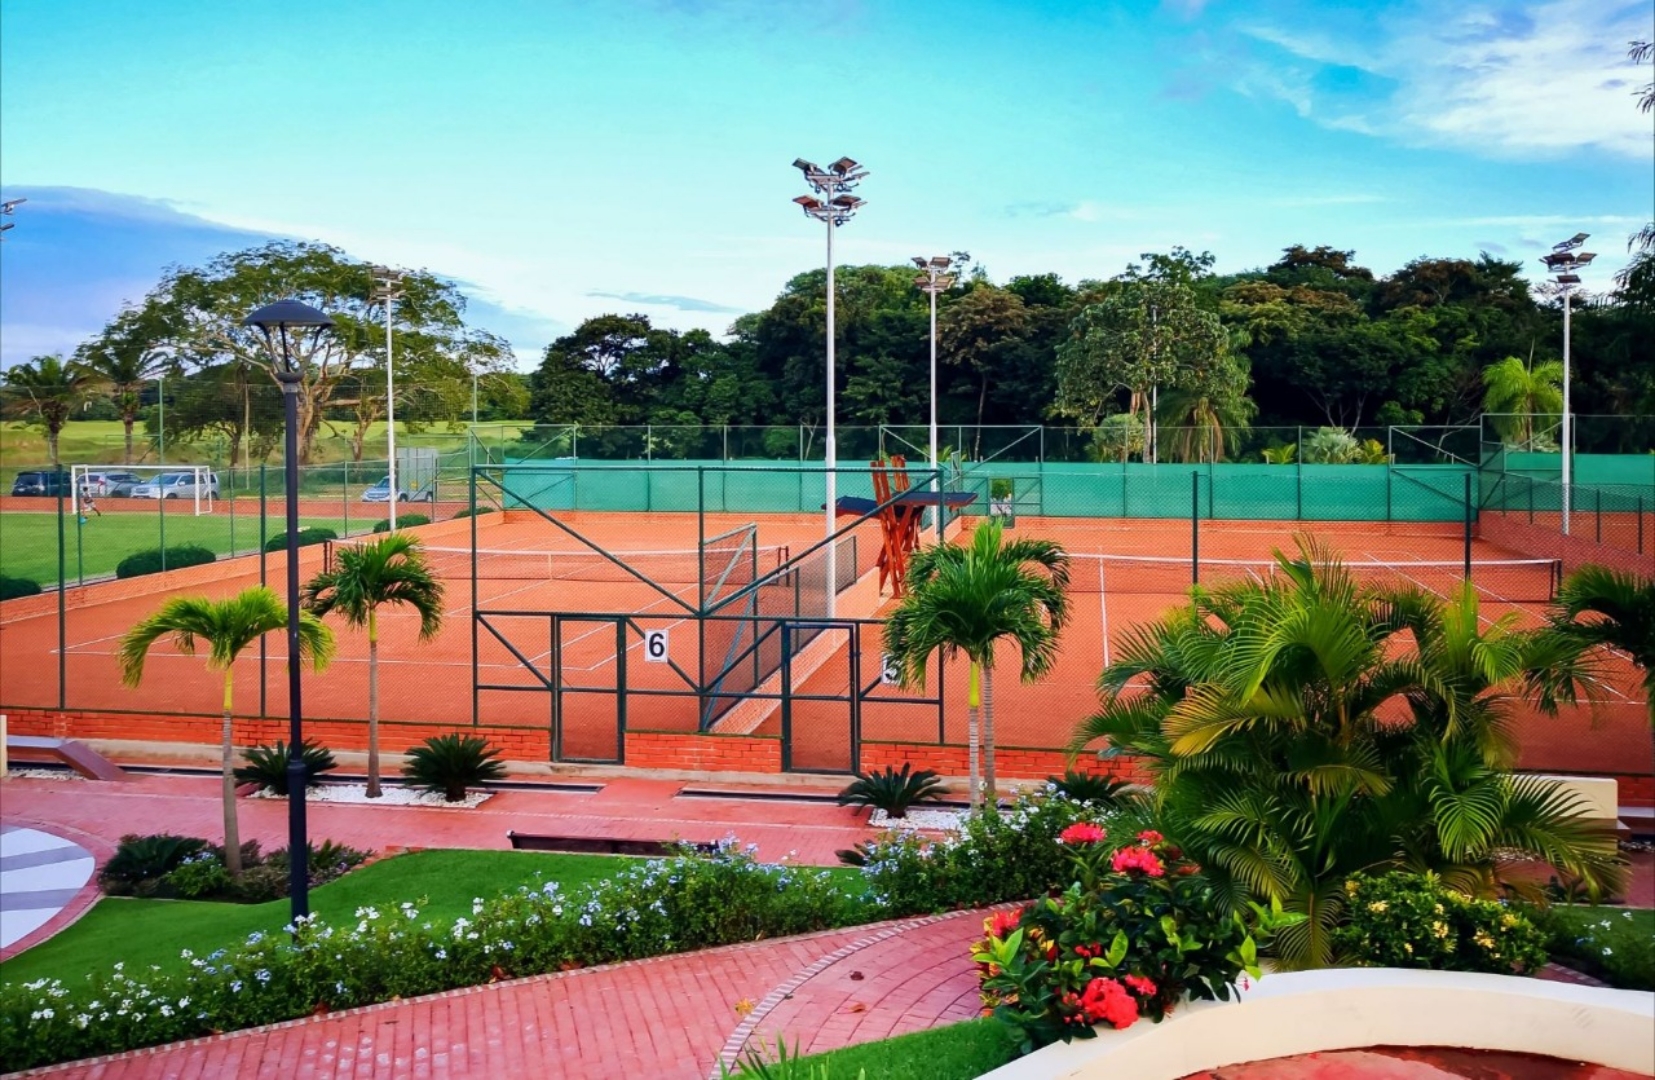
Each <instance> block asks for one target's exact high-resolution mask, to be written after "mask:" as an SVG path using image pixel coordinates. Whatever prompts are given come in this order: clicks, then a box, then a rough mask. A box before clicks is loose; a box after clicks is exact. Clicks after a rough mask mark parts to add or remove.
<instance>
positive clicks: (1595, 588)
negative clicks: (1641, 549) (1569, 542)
mask: <svg viewBox="0 0 1655 1080" xmlns="http://www.w3.org/2000/svg"><path fill="white" fill-rule="evenodd" d="M1543 636H1544V638H1545V640H1546V641H1547V642H1548V643H1550V644H1552V645H1553V646H1554V647H1555V648H1557V649H1558V650H1559V651H1561V653H1562V654H1563V656H1564V657H1565V658H1570V659H1578V660H1581V661H1584V662H1585V666H1584V667H1579V668H1576V667H1571V666H1569V665H1568V664H1558V665H1555V666H1553V667H1551V668H1549V669H1546V668H1537V669H1535V671H1534V673H1533V674H1534V680H1535V683H1536V686H1537V688H1538V690H1539V692H1540V694H1541V696H1542V698H1543V699H1544V700H1545V701H1546V702H1547V703H1548V704H1550V703H1552V702H1554V701H1555V700H1557V699H1558V698H1559V697H1562V698H1565V699H1568V700H1573V699H1574V698H1575V696H1576V687H1577V684H1578V683H1580V682H1584V681H1597V670H1596V665H1595V664H1593V663H1592V661H1593V660H1594V659H1595V658H1599V657H1602V656H1603V654H1605V653H1610V654H1613V653H1616V652H1619V653H1624V654H1625V655H1626V656H1627V657H1628V658H1630V659H1631V661H1632V663H1633V664H1634V665H1635V666H1636V667H1638V668H1639V669H1640V670H1642V672H1643V688H1644V698H1645V700H1646V702H1647V704H1648V708H1649V720H1650V723H1651V724H1655V579H1652V578H1646V577H1639V576H1637V575H1636V574H1630V573H1623V572H1621V571H1617V570H1611V569H1609V568H1608V567H1604V566H1582V567H1581V568H1580V569H1578V570H1576V571H1575V572H1574V573H1572V574H1570V575H1569V576H1568V577H1567V578H1565V579H1564V581H1563V585H1562V587H1561V588H1560V589H1558V591H1557V599H1556V600H1554V601H1553V602H1552V608H1551V611H1550V613H1549V615H1548V618H1547V625H1546V629H1545V631H1544V634H1543Z"/></svg>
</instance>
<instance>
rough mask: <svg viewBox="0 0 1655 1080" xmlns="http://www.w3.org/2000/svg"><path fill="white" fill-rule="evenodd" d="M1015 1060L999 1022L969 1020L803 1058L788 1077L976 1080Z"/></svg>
mask: <svg viewBox="0 0 1655 1080" xmlns="http://www.w3.org/2000/svg"><path fill="white" fill-rule="evenodd" d="M775 1054H776V1050H775V1047H769V1048H768V1049H767V1050H766V1052H765V1055H764V1057H765V1060H767V1061H770V1060H773V1059H774V1058H775ZM1015 1056H1016V1053H1015V1045H1014V1043H1013V1041H1012V1036H1011V1033H1010V1032H1009V1031H1008V1030H1007V1029H1006V1028H1005V1026H1004V1025H1002V1024H1001V1023H1000V1022H999V1021H997V1020H988V1019H984V1020H968V1021H966V1022H965V1023H963V1024H950V1025H949V1026H947V1027H940V1028H932V1029H931V1030H930V1031H920V1032H916V1033H914V1034H912V1035H901V1036H898V1037H897V1038H895V1039H884V1040H882V1041H880V1042H871V1043H862V1044H861V1045H860V1046H847V1047H845V1048H844V1049H843V1050H835V1051H833V1052H831V1053H827V1054H818V1055H816V1056H815V1057H808V1058H804V1059H803V1060H802V1061H801V1062H800V1063H799V1064H800V1065H801V1066H802V1068H801V1069H800V1070H799V1071H797V1072H794V1073H789V1074H788V1075H791V1076H808V1077H812V1078H816V1077H825V1078H826V1080H975V1078H976V1077H979V1076H981V1075H983V1074H984V1073H986V1072H989V1071H990V1070H992V1069H997V1068H999V1067H1000V1066H1001V1065H1004V1064H1005V1063H1006V1062H1008V1061H1010V1060H1011V1059H1012V1058H1013V1057H1015ZM823 1070H825V1072H824V1071H823ZM737 1075H740V1074H737Z"/></svg>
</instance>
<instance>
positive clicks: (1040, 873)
mask: <svg viewBox="0 0 1655 1080" xmlns="http://www.w3.org/2000/svg"><path fill="white" fill-rule="evenodd" d="M1109 814H1110V812H1109V811H1108V810H1105V809H1101V808H1098V807H1095V806H1089V805H1087V804H1086V803H1083V802H1080V801H1077V800H1075V799H1071V798H1069V797H1067V796H1066V795H1064V794H1063V793H1062V792H1061V791H1060V790H1058V788H1057V786H1056V785H1055V784H1047V785H1046V786H1045V788H1043V789H1041V790H1039V791H1036V792H1032V793H1025V794H1023V795H1021V796H1019V797H1018V799H1017V801H1016V803H1014V804H1013V805H1012V807H1011V808H1010V809H1009V810H1007V811H1005V812H1003V813H995V812H993V811H991V810H981V811H977V812H976V813H972V814H967V815H966V816H965V817H964V818H963V819H962V822H961V825H960V828H959V829H958V830H956V831H955V832H953V833H951V834H949V836H948V837H947V838H946V839H943V840H940V841H932V840H927V839H924V838H922V837H919V836H915V835H914V834H912V833H887V834H886V835H884V836H882V837H880V838H879V839H878V840H876V841H874V842H873V843H872V844H869V845H868V846H867V848H866V849H865V850H864V852H863V853H862V872H863V874H864V875H865V876H866V878H867V882H868V887H869V889H870V891H871V893H872V895H873V898H874V900H875V902H877V903H878V904H880V905H881V906H882V907H883V908H885V910H886V913H887V914H888V915H891V916H902V915H915V914H920V913H927V912H933V911H947V910H949V909H952V908H960V907H979V906H982V905H984V904H996V903H1000V902H1002V901H1005V900H1024V899H1027V898H1028V897H1031V896H1040V895H1042V894H1044V893H1047V892H1049V891H1051V890H1052V889H1057V888H1062V887H1063V885H1064V884H1065V883H1066V882H1067V881H1068V880H1069V863H1068V859H1067V857H1066V855H1065V853H1064V847H1063V845H1062V844H1061V843H1060V842H1059V837H1060V836H1061V835H1062V834H1063V832H1064V830H1065V829H1068V828H1069V827H1071V826H1073V825H1076V824H1077V823H1083V824H1087V825H1089V826H1090V827H1092V828H1099V827H1100V826H1101V823H1103V822H1105V821H1106V820H1108V817H1109Z"/></svg>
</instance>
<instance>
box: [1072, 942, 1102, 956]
mask: <svg viewBox="0 0 1655 1080" xmlns="http://www.w3.org/2000/svg"><path fill="white" fill-rule="evenodd" d="M1075 955H1076V956H1078V957H1080V958H1082V959H1083V960H1090V959H1092V958H1093V957H1094V956H1102V955H1103V946H1102V945H1100V944H1098V943H1097V942H1095V941H1094V942H1092V944H1090V945H1076V946H1075Z"/></svg>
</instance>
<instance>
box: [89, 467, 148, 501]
mask: <svg viewBox="0 0 1655 1080" xmlns="http://www.w3.org/2000/svg"><path fill="white" fill-rule="evenodd" d="M143 482H144V478H143V477H141V476H139V475H138V474H137V473H129V472H95V473H87V474H86V475H85V476H83V477H81V486H82V488H83V489H84V490H86V491H90V492H91V493H92V494H94V495H98V496H103V495H116V496H119V495H131V494H132V489H133V488H135V487H137V486H138V485H139V484H141V483H143Z"/></svg>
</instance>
